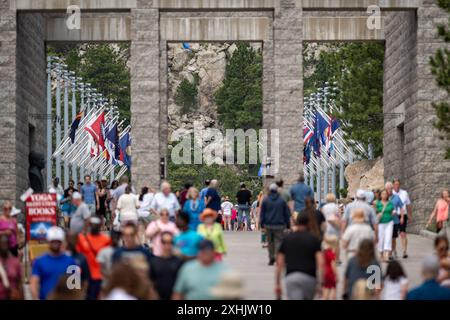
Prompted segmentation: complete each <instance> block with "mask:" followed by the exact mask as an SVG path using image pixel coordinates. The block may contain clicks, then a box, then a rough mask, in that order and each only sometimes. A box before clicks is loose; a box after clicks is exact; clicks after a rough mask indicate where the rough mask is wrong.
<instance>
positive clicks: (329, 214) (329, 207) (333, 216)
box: [322, 203, 340, 236]
mask: <svg viewBox="0 0 450 320" xmlns="http://www.w3.org/2000/svg"><path fill="white" fill-rule="evenodd" d="M322 213H323V215H324V216H325V219H326V220H327V231H326V233H327V234H330V235H336V236H338V235H339V230H338V229H337V228H335V227H334V226H333V225H332V224H330V223H329V221H339V220H340V216H339V206H338V205H337V204H336V203H327V204H326V205H324V206H323V207H322Z"/></svg>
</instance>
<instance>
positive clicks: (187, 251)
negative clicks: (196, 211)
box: [174, 212, 203, 260]
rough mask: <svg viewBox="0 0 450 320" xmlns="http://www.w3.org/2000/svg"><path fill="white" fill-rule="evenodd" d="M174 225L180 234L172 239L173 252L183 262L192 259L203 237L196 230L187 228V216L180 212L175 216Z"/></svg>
mask: <svg viewBox="0 0 450 320" xmlns="http://www.w3.org/2000/svg"><path fill="white" fill-rule="evenodd" d="M176 225H177V228H178V230H180V233H179V234H178V235H177V236H176V237H175V239H174V245H175V251H176V254H177V255H178V256H180V257H181V258H182V259H183V260H191V259H194V258H195V257H196V256H197V254H198V245H199V243H200V241H202V240H203V237H202V236H201V235H199V234H198V233H197V230H192V229H190V228H189V215H188V214H187V213H185V212H180V214H179V215H178V216H177V221H176Z"/></svg>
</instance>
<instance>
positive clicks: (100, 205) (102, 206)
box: [96, 177, 108, 229]
mask: <svg viewBox="0 0 450 320" xmlns="http://www.w3.org/2000/svg"><path fill="white" fill-rule="evenodd" d="M96 197H97V216H98V217H99V218H100V219H101V226H102V229H104V227H105V226H106V208H107V207H106V199H107V198H108V180H107V179H106V177H103V178H102V180H101V181H100V187H99V188H98V189H97V194H96Z"/></svg>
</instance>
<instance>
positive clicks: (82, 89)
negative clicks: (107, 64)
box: [80, 82, 85, 180]
mask: <svg viewBox="0 0 450 320" xmlns="http://www.w3.org/2000/svg"><path fill="white" fill-rule="evenodd" d="M84 87H85V84H84V83H83V82H82V83H80V92H81V93H80V100H81V110H84V109H85V106H84ZM83 178H84V166H80V180H82V179H83Z"/></svg>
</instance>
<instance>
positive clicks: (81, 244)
mask: <svg viewBox="0 0 450 320" xmlns="http://www.w3.org/2000/svg"><path fill="white" fill-rule="evenodd" d="M101 225H102V221H101V219H100V218H99V217H97V216H94V217H91V218H89V232H88V233H86V234H85V233H80V234H79V235H78V244H77V251H78V252H80V253H82V254H84V256H85V257H86V259H87V262H88V265H89V272H90V275H91V277H90V279H89V284H88V289H87V293H86V297H87V300H97V299H98V297H99V294H100V289H101V287H102V279H103V276H102V272H101V268H100V263H99V262H98V261H97V255H98V253H99V252H100V251H101V250H102V249H104V248H106V247H108V246H109V245H110V244H111V238H110V237H109V236H107V235H105V234H103V233H101Z"/></svg>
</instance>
